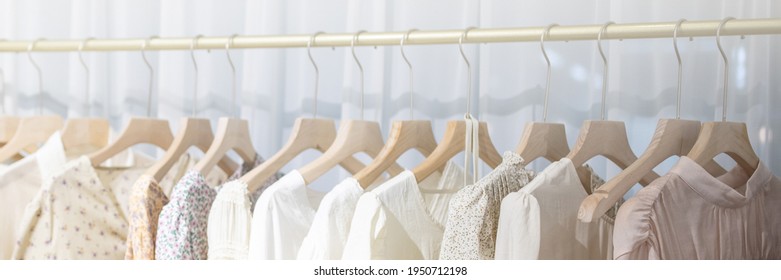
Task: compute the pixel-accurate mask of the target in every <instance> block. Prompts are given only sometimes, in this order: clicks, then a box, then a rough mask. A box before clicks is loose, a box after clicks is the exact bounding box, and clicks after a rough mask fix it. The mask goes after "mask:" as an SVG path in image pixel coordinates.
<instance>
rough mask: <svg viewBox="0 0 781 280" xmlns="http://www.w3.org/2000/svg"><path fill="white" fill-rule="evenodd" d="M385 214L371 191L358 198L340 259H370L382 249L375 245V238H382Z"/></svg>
mask: <svg viewBox="0 0 781 280" xmlns="http://www.w3.org/2000/svg"><path fill="white" fill-rule="evenodd" d="M386 220H387V216H386V215H385V213H384V211H382V205H381V204H380V201H379V200H378V199H377V196H376V195H374V194H373V193H366V194H364V195H362V196H361V198H360V199H359V200H358V205H357V206H356V207H355V215H353V220H352V223H351V225H350V234H349V235H348V236H347V243H346V244H345V247H344V253H343V254H342V259H345V260H370V259H373V257H372V256H374V255H378V254H376V252H375V251H378V250H382V248H378V247H377V246H375V244H376V242H375V240H377V239H381V238H384V232H385V231H384V225H385V221H386Z"/></svg>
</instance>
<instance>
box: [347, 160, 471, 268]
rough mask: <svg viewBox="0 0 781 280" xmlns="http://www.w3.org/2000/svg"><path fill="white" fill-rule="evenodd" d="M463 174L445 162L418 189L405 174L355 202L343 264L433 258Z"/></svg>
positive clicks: (456, 166)
mask: <svg viewBox="0 0 781 280" xmlns="http://www.w3.org/2000/svg"><path fill="white" fill-rule="evenodd" d="M463 173H464V172H463V170H462V169H461V168H460V167H458V165H455V164H452V163H451V162H448V164H447V166H446V167H445V171H444V172H443V173H439V172H435V173H434V174H432V175H430V176H429V177H427V178H426V179H424V180H423V181H422V182H420V184H418V182H417V179H416V178H415V174H414V173H413V172H412V171H409V170H406V171H404V172H402V173H401V174H399V175H397V176H395V177H393V178H391V179H390V180H388V181H387V182H385V183H383V184H382V185H380V186H379V187H377V188H376V189H374V190H372V191H371V192H367V193H366V194H364V195H362V196H361V197H360V200H359V201H358V205H357V206H356V209H355V215H354V216H353V218H352V224H351V226H350V228H349V230H350V233H349V236H348V237H347V242H346V245H345V246H344V247H345V248H344V254H343V258H344V259H356V260H369V259H385V260H401V259H404V260H412V259H416V260H435V259H438V258H439V251H440V247H441V244H442V236H443V232H444V230H445V226H444V225H445V221H446V219H447V214H448V207H449V200H450V198H452V197H453V196H454V195H455V193H456V192H457V191H458V190H459V189H461V188H462V187H463V186H464V174H463Z"/></svg>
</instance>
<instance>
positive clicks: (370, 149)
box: [299, 120, 403, 184]
mask: <svg viewBox="0 0 781 280" xmlns="http://www.w3.org/2000/svg"><path fill="white" fill-rule="evenodd" d="M382 148H383V139H382V133H381V132H380V125H379V124H378V123H377V122H372V121H360V120H344V121H342V123H341V124H340V125H339V131H338V132H337V133H336V139H334V141H333V144H331V147H329V148H328V150H326V151H325V153H323V155H322V156H320V157H318V158H317V159H315V160H314V161H312V162H310V163H309V164H307V165H305V166H304V167H302V168H300V169H299V172H300V173H301V176H302V177H304V181H305V182H306V183H307V184H309V183H311V182H313V181H314V180H316V179H317V178H319V177H320V176H322V175H323V174H325V172H327V171H328V170H330V169H331V168H333V167H334V166H336V165H337V164H339V163H340V162H343V161H344V160H345V159H347V158H348V157H350V156H352V155H355V154H357V153H360V152H363V153H366V154H367V155H369V156H370V157H372V158H374V157H376V156H377V155H378V154H379V152H380V151H381V150H382ZM388 171H389V173H390V174H391V175H396V174H399V173H401V172H402V171H403V168H401V167H400V166H398V165H397V164H393V165H392V166H391V167H390V168H389V169H388Z"/></svg>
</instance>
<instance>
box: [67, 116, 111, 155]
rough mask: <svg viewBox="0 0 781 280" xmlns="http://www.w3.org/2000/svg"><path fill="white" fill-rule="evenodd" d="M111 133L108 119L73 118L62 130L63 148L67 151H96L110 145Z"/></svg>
mask: <svg viewBox="0 0 781 280" xmlns="http://www.w3.org/2000/svg"><path fill="white" fill-rule="evenodd" d="M109 133H110V129H109V122H108V120H107V119H101V118H71V119H68V120H67V121H65V127H64V128H63V129H62V146H63V148H64V149H65V151H94V150H97V149H100V148H103V147H105V146H106V145H108V138H109ZM77 154H80V153H79V152H77Z"/></svg>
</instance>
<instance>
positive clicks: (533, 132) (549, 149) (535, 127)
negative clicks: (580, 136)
mask: <svg viewBox="0 0 781 280" xmlns="http://www.w3.org/2000/svg"><path fill="white" fill-rule="evenodd" d="M554 26H558V24H555V23H554V24H551V25H548V26H547V27H545V30H544V31H543V32H542V35H541V36H540V48H541V49H542V55H543V57H544V58H545V62H546V63H547V64H548V74H547V78H546V82H545V99H544V100H545V101H544V103H543V109H542V122H530V123H528V124H526V127H525V128H524V130H523V136H522V137H521V142H520V143H518V147H517V148H516V149H515V150H516V152H518V154H520V155H521V158H523V160H524V161H525V162H527V163H530V162H532V161H534V160H536V159H538V158H541V157H542V158H545V159H547V160H549V161H551V162H554V161H557V160H559V159H561V158H563V157H565V156H567V154H568V153H569V144H567V135H566V132H565V130H564V124H561V123H549V122H547V120H548V100H549V96H550V77H551V65H550V59H548V53H547V52H546V51H545V36H550V35H549V34H550V30H551V28H553V27H554Z"/></svg>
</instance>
